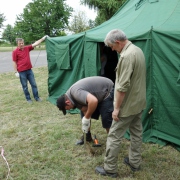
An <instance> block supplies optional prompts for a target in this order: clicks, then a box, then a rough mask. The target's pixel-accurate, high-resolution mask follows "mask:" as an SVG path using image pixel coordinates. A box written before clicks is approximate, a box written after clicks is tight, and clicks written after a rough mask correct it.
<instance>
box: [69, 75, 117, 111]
mask: <svg viewBox="0 0 180 180" xmlns="http://www.w3.org/2000/svg"><path fill="white" fill-rule="evenodd" d="M113 86H114V83H113V82H112V81H111V80H110V79H108V78H105V77H101V76H92V77H87V78H84V79H81V80H79V81H77V82H76V83H75V84H73V85H72V86H71V87H70V88H69V89H68V91H67V92H66V95H67V97H68V99H70V101H71V102H72V103H73V105H74V106H76V107H77V108H78V109H81V108H82V106H87V102H86V98H87V94H88V93H91V94H92V95H94V96H95V97H96V98H97V99H98V103H100V102H102V101H103V100H104V99H105V98H106V97H107V96H108V95H109V93H110V92H111V90H112V88H113Z"/></svg>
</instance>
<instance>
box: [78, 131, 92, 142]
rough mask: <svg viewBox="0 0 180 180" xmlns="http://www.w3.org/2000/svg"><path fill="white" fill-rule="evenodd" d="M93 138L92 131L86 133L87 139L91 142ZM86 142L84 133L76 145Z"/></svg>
mask: <svg viewBox="0 0 180 180" xmlns="http://www.w3.org/2000/svg"><path fill="white" fill-rule="evenodd" d="M92 140H93V139H92V137H91V132H88V133H86V141H88V142H91V141H92ZM83 144H84V135H82V136H81V139H80V140H78V141H77V142H76V145H83Z"/></svg>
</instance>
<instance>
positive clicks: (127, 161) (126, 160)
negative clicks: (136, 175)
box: [124, 157, 140, 172]
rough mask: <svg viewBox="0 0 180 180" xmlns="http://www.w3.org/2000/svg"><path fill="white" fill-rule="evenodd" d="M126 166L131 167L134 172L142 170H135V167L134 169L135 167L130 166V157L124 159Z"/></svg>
mask: <svg viewBox="0 0 180 180" xmlns="http://www.w3.org/2000/svg"><path fill="white" fill-rule="evenodd" d="M124 164H126V165H127V166H129V167H130V168H131V170H132V171H134V172H135V171H139V170H140V167H138V168H135V167H133V166H132V165H131V164H130V162H129V158H128V157H125V158H124Z"/></svg>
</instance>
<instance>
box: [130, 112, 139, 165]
mask: <svg viewBox="0 0 180 180" xmlns="http://www.w3.org/2000/svg"><path fill="white" fill-rule="evenodd" d="M141 117H142V112H141V113H139V114H137V115H136V116H135V117H134V119H133V121H132V122H131V124H130V126H129V132H130V137H131V144H130V148H129V163H130V164H131V165H132V166H133V167H134V168H139V166H140V164H141V146H142V122H141Z"/></svg>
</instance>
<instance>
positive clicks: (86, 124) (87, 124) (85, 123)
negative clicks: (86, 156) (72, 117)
mask: <svg viewBox="0 0 180 180" xmlns="http://www.w3.org/2000/svg"><path fill="white" fill-rule="evenodd" d="M90 120H91V119H86V118H85V117H83V118H82V131H83V133H84V132H85V133H88V130H89V128H90Z"/></svg>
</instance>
